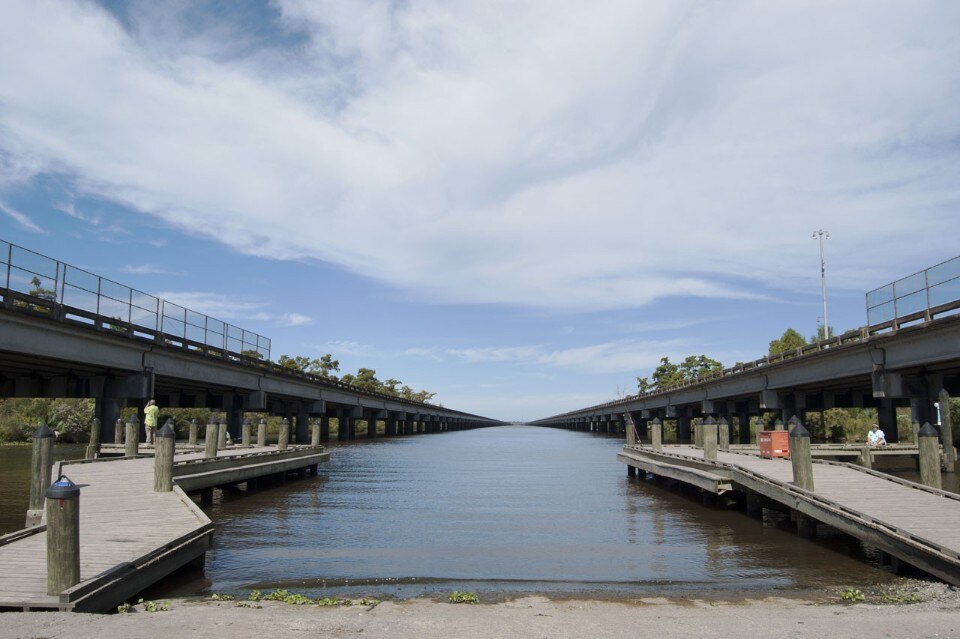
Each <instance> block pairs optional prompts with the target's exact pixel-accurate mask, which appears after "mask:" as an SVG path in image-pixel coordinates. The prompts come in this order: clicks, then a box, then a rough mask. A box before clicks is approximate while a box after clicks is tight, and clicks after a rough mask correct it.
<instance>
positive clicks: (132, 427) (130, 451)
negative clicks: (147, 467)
mask: <svg viewBox="0 0 960 639" xmlns="http://www.w3.org/2000/svg"><path fill="white" fill-rule="evenodd" d="M123 439H124V452H123V456H124V457H136V456H137V453H138V452H140V420H139V419H137V416H136V415H131V416H130V418H129V419H127V427H126V429H125V432H124V435H123Z"/></svg>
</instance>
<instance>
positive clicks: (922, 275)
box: [866, 257, 960, 326]
mask: <svg viewBox="0 0 960 639" xmlns="http://www.w3.org/2000/svg"><path fill="white" fill-rule="evenodd" d="M957 299H960V257H955V258H953V259H951V260H947V261H945V262H941V263H939V264H936V265H934V266H931V267H930V268H927V269H924V270H922V271H919V272H917V273H914V274H913V275H908V276H907V277H903V278H900V279H899V280H897V281H895V282H891V283H890V284H886V285H884V286H881V287H879V288H875V289H873V290H872V291H869V292H867V294H866V304H867V324H869V325H871V326H873V325H883V324H886V323H890V322H897V321H898V320H900V321H903V319H904V318H905V317H907V316H915V315H918V314H919V315H922V316H924V317H925V318H926V319H930V318H931V317H932V315H934V314H936V313H937V310H938V309H939V308H941V307H943V306H946V305H949V304H950V303H951V302H954V301H956V300H957Z"/></svg>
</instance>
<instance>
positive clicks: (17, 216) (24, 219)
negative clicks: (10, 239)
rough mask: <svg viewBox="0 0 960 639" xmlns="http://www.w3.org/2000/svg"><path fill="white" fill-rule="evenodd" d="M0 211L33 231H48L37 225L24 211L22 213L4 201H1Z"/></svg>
mask: <svg viewBox="0 0 960 639" xmlns="http://www.w3.org/2000/svg"><path fill="white" fill-rule="evenodd" d="M0 212H3V213H4V214H6V216H7V217H9V218H11V219H12V220H13V221H14V222H16V223H17V225H19V226H20V227H21V228H23V229H26V230H28V231H33V232H34V233H45V232H46V231H44V230H43V229H42V228H40V227H39V226H37V225H36V224H35V223H34V221H33V220H31V219H30V217H29V216H27V215H26V214H24V213H21V212H20V211H18V210H17V209H15V208H13V207H10V206H7V205H6V204H4V203H3V202H0Z"/></svg>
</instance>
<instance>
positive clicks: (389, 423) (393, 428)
mask: <svg viewBox="0 0 960 639" xmlns="http://www.w3.org/2000/svg"><path fill="white" fill-rule="evenodd" d="M383 434H384V435H386V436H387V437H396V436H397V414H396V413H394V412H388V413H387V420H386V422H385V423H384V426H383Z"/></svg>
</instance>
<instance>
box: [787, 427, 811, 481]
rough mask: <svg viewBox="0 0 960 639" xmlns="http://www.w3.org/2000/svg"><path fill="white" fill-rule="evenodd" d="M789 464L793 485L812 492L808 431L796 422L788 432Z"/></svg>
mask: <svg viewBox="0 0 960 639" xmlns="http://www.w3.org/2000/svg"><path fill="white" fill-rule="evenodd" d="M790 464H791V465H792V466H793V483H794V485H795V486H797V487H798V488H803V489H804V490H811V491H812V490H813V459H812V457H811V456H810V431H808V430H807V429H806V428H805V427H804V425H803V424H802V423H801V422H800V420H797V423H796V425H795V426H794V427H793V430H792V431H790Z"/></svg>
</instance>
